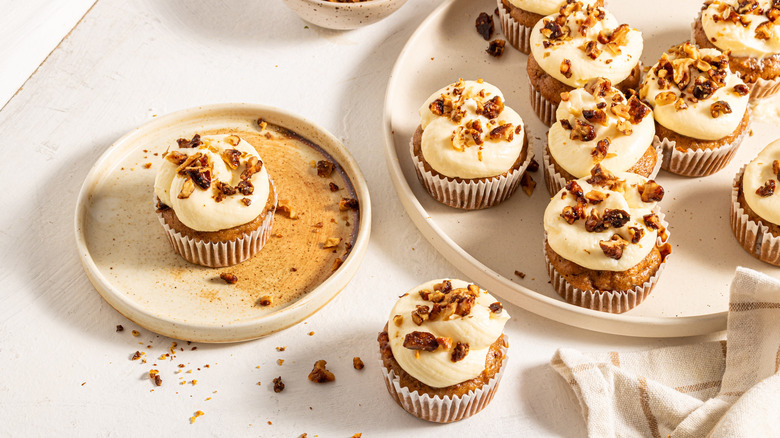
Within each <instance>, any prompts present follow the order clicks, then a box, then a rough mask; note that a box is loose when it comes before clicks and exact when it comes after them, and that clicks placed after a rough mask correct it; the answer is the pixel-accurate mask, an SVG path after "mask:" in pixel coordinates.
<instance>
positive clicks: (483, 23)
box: [475, 12, 495, 41]
mask: <svg viewBox="0 0 780 438" xmlns="http://www.w3.org/2000/svg"><path fill="white" fill-rule="evenodd" d="M475 26H476V28H477V33H479V34H480V35H482V38H484V39H485V41H489V40H490V38H491V37H492V36H493V31H494V30H495V25H494V24H493V17H492V16H490V15H488V14H487V13H485V12H482V13H480V14H479V16H478V17H477V22H476V23H475Z"/></svg>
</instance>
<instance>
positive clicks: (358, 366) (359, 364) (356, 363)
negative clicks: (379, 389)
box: [352, 356, 365, 370]
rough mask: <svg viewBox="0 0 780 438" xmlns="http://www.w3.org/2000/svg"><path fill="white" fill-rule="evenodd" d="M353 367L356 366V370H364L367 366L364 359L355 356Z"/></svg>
mask: <svg viewBox="0 0 780 438" xmlns="http://www.w3.org/2000/svg"><path fill="white" fill-rule="evenodd" d="M352 367H353V368H355V369H356V370H362V369H363V368H364V367H365V365H364V364H363V361H362V360H361V359H360V358H359V357H357V356H355V357H353V358H352Z"/></svg>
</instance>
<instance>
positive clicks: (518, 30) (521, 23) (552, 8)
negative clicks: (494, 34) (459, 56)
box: [498, 0, 604, 55]
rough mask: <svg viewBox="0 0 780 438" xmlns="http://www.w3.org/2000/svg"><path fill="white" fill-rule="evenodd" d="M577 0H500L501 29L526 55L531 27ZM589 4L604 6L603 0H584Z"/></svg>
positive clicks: (515, 46)
mask: <svg viewBox="0 0 780 438" xmlns="http://www.w3.org/2000/svg"><path fill="white" fill-rule="evenodd" d="M574 1H575V0H498V15H499V17H500V18H501V29H502V31H503V32H504V36H505V37H506V39H507V41H509V44H511V45H512V46H513V47H514V48H516V49H517V50H519V51H521V52H523V53H525V54H526V55H527V54H528V53H530V52H531V29H533V27H534V26H535V25H536V23H538V22H539V20H541V19H542V18H544V17H546V16H547V15H551V14H554V13H556V12H558V11H559V10H560V9H561V7H562V6H565V5H566V4H568V3H573V2H574ZM582 3H584V4H588V5H596V6H604V2H603V1H602V0H583V1H582Z"/></svg>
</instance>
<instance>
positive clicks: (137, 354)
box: [130, 350, 146, 360]
mask: <svg viewBox="0 0 780 438" xmlns="http://www.w3.org/2000/svg"><path fill="white" fill-rule="evenodd" d="M145 354H146V353H141V352H140V351H137V350H136V352H135V353H133V355H132V356H130V360H138V359H140V358H141V356H143V355H145Z"/></svg>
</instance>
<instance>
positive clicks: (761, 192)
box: [756, 179, 775, 198]
mask: <svg viewBox="0 0 780 438" xmlns="http://www.w3.org/2000/svg"><path fill="white" fill-rule="evenodd" d="M774 193H775V180H773V179H770V180H769V181H767V182H765V183H764V185H763V186H761V187H759V188H758V189H756V195H758V196H760V197H762V198H767V197H769V196H772V195H773V194H774Z"/></svg>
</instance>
